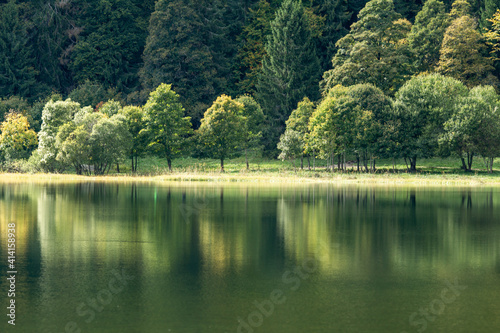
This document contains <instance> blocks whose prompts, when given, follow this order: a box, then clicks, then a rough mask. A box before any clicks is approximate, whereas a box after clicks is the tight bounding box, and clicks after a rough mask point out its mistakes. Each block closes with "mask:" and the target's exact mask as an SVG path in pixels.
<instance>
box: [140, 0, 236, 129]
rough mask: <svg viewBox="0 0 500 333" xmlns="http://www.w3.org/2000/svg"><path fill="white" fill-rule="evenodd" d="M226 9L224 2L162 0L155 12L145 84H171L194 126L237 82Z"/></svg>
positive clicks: (146, 51) (147, 86) (149, 86)
mask: <svg viewBox="0 0 500 333" xmlns="http://www.w3.org/2000/svg"><path fill="white" fill-rule="evenodd" d="M223 13H224V7H223V6H222V5H221V2H220V1H215V2H214V1H201V2H200V1H194V0H193V1H190V0H185V1H184V0H159V1H157V3H156V6H155V11H154V12H153V14H152V15H151V20H150V24H149V36H148V38H147V41H146V47H145V49H144V55H143V59H144V67H143V68H142V70H141V81H142V84H143V87H144V88H145V89H146V90H147V91H152V90H153V89H155V88H156V87H157V86H158V85H159V84H161V83H169V84H172V86H173V89H174V90H175V91H176V92H177V93H178V94H179V95H180V96H181V101H182V104H183V105H184V106H185V108H186V110H187V112H188V115H189V116H191V118H192V120H193V123H194V125H195V127H198V126H199V123H200V119H201V118H202V116H203V113H204V112H205V110H206V109H208V107H209V106H210V105H211V104H212V102H213V101H214V100H215V98H216V97H217V95H218V94H219V93H220V92H222V91H227V90H228V87H230V86H231V82H232V81H233V79H232V73H231V68H232V67H231V64H230V62H229V61H228V57H229V55H230V54H231V52H232V51H231V47H230V46H228V45H226V44H228V43H230V42H229V41H226V38H227V36H228V34H227V33H228V32H227V29H226V27H225V26H224V22H223Z"/></svg>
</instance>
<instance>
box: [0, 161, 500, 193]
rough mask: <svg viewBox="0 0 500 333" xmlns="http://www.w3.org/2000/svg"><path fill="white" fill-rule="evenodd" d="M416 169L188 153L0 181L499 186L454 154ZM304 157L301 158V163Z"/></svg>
mask: <svg viewBox="0 0 500 333" xmlns="http://www.w3.org/2000/svg"><path fill="white" fill-rule="evenodd" d="M420 162H421V163H420V164H419V165H418V172H417V173H407V172H406V166H405V165H404V161H396V165H395V167H396V169H395V170H393V161H392V160H390V161H389V160H379V161H377V171H376V172H375V173H358V172H357V171H355V170H354V169H355V168H354V166H352V167H349V170H347V171H344V172H340V171H335V172H330V171H328V170H326V169H325V162H324V161H316V169H315V170H312V169H311V170H309V169H308V168H307V162H306V161H304V164H305V165H304V169H303V170H301V169H300V168H298V167H295V168H294V166H293V164H292V163H291V162H282V161H277V160H268V159H254V160H253V161H252V162H251V164H250V170H248V171H247V170H246V164H245V161H244V159H242V158H237V159H232V160H228V161H227V162H226V163H225V172H224V173H220V171H219V161H218V160H213V159H193V158H184V159H177V160H175V161H174V163H173V165H174V170H173V172H169V171H168V167H167V162H166V160H163V159H159V158H155V157H147V158H144V159H142V160H141V161H140V162H139V171H138V173H136V174H132V173H131V172H130V168H129V167H128V166H127V165H126V164H123V165H120V173H117V172H116V170H111V172H110V173H109V174H108V175H106V176H99V177H95V176H77V175H75V174H72V173H71V170H68V172H67V173H64V174H43V173H42V174H1V175H0V182H8V183H12V182H34V183H36V182H44V183H45V182H65V183H68V182H88V181H110V182H183V183H194V182H213V183H217V182H224V183H238V182H244V183H258V184H262V183H268V184H269V183H276V184H288V183H333V184H379V185H383V184H386V185H425V186H433V185H435V186H448V185H454V186H484V185H488V186H497V185H500V172H499V171H498V168H497V169H496V171H494V172H493V173H492V174H489V173H487V171H486V168H485V167H483V168H482V169H481V166H482V165H481V164H480V163H479V162H480V161H476V166H478V168H477V169H475V170H474V171H473V172H472V173H466V172H463V171H462V170H461V169H460V168H459V161H458V160H456V159H429V160H422V161H420ZM299 164H300V162H299V163H297V166H299ZM496 166H497V167H498V165H496Z"/></svg>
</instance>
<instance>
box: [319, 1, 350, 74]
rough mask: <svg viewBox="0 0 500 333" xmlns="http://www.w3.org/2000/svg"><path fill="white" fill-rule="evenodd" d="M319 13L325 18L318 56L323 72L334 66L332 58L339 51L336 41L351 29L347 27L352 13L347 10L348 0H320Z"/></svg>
mask: <svg viewBox="0 0 500 333" xmlns="http://www.w3.org/2000/svg"><path fill="white" fill-rule="evenodd" d="M316 2H317V5H316V6H317V14H318V15H319V16H320V17H323V18H324V20H325V21H324V23H323V29H322V32H321V36H319V38H318V56H319V57H320V61H321V68H322V69H323V72H324V71H326V70H328V69H330V68H331V67H332V58H333V56H334V55H335V53H337V47H336V46H335V43H337V41H338V40H339V39H340V38H342V37H344V36H345V35H346V34H347V33H348V32H349V31H348V29H346V26H347V22H348V21H349V19H350V18H351V14H350V13H349V12H348V11H347V3H348V1H347V0H319V1H314V3H315V4H316Z"/></svg>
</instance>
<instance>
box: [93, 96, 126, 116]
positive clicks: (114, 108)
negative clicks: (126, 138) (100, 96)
mask: <svg viewBox="0 0 500 333" xmlns="http://www.w3.org/2000/svg"><path fill="white" fill-rule="evenodd" d="M98 110H99V112H102V113H104V114H105V115H107V116H108V117H111V116H114V115H115V114H118V113H120V111H121V110H122V106H121V104H120V102H117V101H115V100H114V99H111V100H109V101H107V102H106V103H104V104H102V105H101V106H100V107H99V108H98Z"/></svg>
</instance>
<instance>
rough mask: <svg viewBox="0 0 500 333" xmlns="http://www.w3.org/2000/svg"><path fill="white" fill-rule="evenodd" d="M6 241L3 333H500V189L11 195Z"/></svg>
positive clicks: (52, 187) (152, 188)
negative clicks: (11, 234)
mask: <svg viewBox="0 0 500 333" xmlns="http://www.w3.org/2000/svg"><path fill="white" fill-rule="evenodd" d="M9 223H15V224H16V262H15V264H16V270H17V274H16V297H15V301H16V321H15V323H16V326H15V327H14V326H12V325H9V324H8V323H7V321H8V320H9V318H8V317H7V315H6V314H7V312H8V311H9V310H8V309H7V306H8V305H9V303H8V302H9V301H10V299H11V298H9V297H8V295H7V294H8V290H9V286H10V284H9V281H7V277H9V275H8V274H7V271H8V270H9V267H8V249H7V244H8V224H9ZM0 232H1V236H0V277H1V280H0V305H1V308H2V309H3V310H2V311H1V312H2V315H1V316H0V318H2V319H1V322H0V332H23V333H24V332H29V333H32V332H35V333H36V332H43V333H49V332H50V333H61V332H75V333H78V332H96V333H100V332H117V333H118V332H120V333H121V332H123V333H129V332H144V333H165V332H244V333H249V332H250V333H252V332H396V333H401V332H408V333H410V332H467V333H469V332H492V333H497V332H500V189H491V188H447V189H445V188H437V187H427V188H425V187H424V188H406V187H380V186H379V187H363V186H361V187H358V186H347V185H346V186H334V185H297V186H283V185H275V186H271V185H219V184H205V185H203V184H198V185H196V184H195V185H192V184H190V185H183V184H162V185H158V184H156V185H155V184H117V183H116V184H115V183H98V182H88V183H77V184H65V185H61V184H41V185H40V184H39V185H34V184H0Z"/></svg>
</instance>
